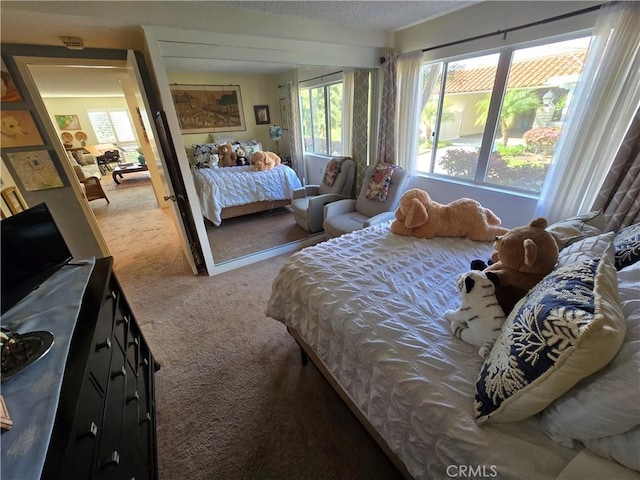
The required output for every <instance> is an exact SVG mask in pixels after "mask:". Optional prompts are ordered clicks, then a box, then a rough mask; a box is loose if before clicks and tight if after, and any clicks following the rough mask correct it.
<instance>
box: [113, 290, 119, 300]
mask: <svg viewBox="0 0 640 480" xmlns="http://www.w3.org/2000/svg"><path fill="white" fill-rule="evenodd" d="M111 298H113V299H114V300H115V299H116V298H118V294H117V293H116V292H115V291H114V290H112V291H111Z"/></svg>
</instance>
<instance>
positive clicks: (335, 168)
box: [322, 157, 346, 187]
mask: <svg viewBox="0 0 640 480" xmlns="http://www.w3.org/2000/svg"><path fill="white" fill-rule="evenodd" d="M345 158H346V157H340V158H332V159H331V160H329V163H328V164H327V168H326V169H325V171H324V179H323V180H322V182H323V183H324V184H326V185H327V186H329V187H331V186H332V185H333V182H335V181H336V177H337V176H338V173H340V167H342V163H343V162H344V160H345Z"/></svg>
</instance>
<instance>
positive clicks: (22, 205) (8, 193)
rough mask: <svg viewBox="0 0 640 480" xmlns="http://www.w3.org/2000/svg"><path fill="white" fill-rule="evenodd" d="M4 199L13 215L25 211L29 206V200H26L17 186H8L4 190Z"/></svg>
mask: <svg viewBox="0 0 640 480" xmlns="http://www.w3.org/2000/svg"><path fill="white" fill-rule="evenodd" d="M2 199H3V200H4V201H5V203H6V204H7V206H8V207H9V211H10V212H11V214H12V215H15V214H16V213H20V212H24V211H25V210H26V209H28V208H29V206H28V205H27V202H25V201H24V198H23V197H22V195H21V194H20V192H19V191H18V189H17V188H16V187H7V188H5V189H4V190H2Z"/></svg>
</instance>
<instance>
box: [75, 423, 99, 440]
mask: <svg viewBox="0 0 640 480" xmlns="http://www.w3.org/2000/svg"><path fill="white" fill-rule="evenodd" d="M97 436H98V426H97V425H96V424H95V423H93V422H91V425H90V426H89V430H87V431H86V432H85V433H82V434H80V435H79V436H78V438H85V437H91V438H96V437H97Z"/></svg>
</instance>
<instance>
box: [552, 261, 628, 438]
mask: <svg viewBox="0 0 640 480" xmlns="http://www.w3.org/2000/svg"><path fill="white" fill-rule="evenodd" d="M617 276H618V292H619V297H620V304H621V306H622V312H623V315H624V318H625V322H626V334H625V337H624V342H623V344H622V346H621V347H620V350H619V351H618V353H617V355H616V356H615V358H614V359H613V360H612V361H611V362H610V363H609V364H608V365H607V366H606V367H604V368H603V369H601V370H600V371H598V372H596V373H594V374H593V375H591V376H590V377H588V378H585V379H584V380H582V381H581V382H580V383H578V384H577V385H576V386H575V387H573V388H572V389H571V390H569V391H568V392H567V393H565V394H564V395H563V396H562V397H560V398H558V399H557V400H556V401H555V402H553V403H552V404H551V405H549V407H547V408H546V409H545V410H544V413H543V414H542V417H541V419H540V424H541V426H542V428H543V429H544V431H545V432H546V433H547V435H548V436H549V437H551V438H552V439H553V440H555V441H557V442H559V443H561V444H564V445H571V444H573V440H581V441H585V440H593V439H597V438H600V437H609V436H611V435H618V434H621V433H624V432H626V431H628V430H630V429H631V428H633V427H635V426H636V425H638V424H640V398H639V396H640V386H639V385H638V374H639V373H640V372H639V369H640V298H638V284H639V279H640V263H636V264H634V265H632V266H629V267H627V268H625V269H624V270H622V271H620V272H618V275H617Z"/></svg>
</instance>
